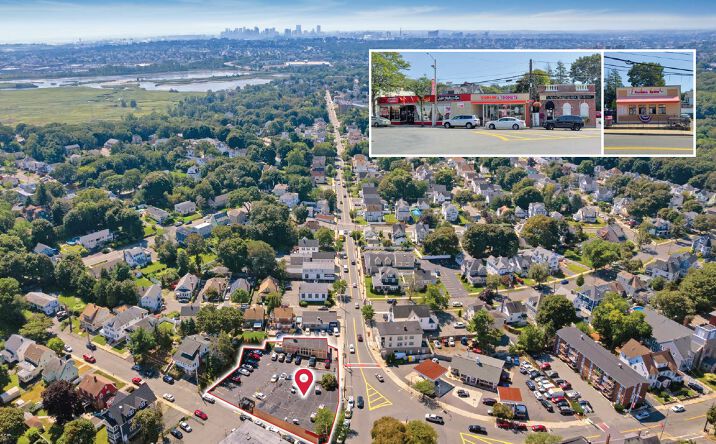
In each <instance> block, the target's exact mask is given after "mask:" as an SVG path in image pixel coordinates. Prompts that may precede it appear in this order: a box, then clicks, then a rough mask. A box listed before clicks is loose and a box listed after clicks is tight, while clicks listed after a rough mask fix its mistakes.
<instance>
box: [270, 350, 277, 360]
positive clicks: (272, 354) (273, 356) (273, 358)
mask: <svg viewBox="0 0 716 444" xmlns="http://www.w3.org/2000/svg"><path fill="white" fill-rule="evenodd" d="M277 359H278V353H276V352H273V353H271V360H272V361H275V360H277Z"/></svg>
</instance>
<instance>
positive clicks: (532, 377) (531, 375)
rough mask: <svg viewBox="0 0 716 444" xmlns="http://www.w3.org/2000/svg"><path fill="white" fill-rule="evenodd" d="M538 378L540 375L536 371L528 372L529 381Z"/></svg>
mask: <svg viewBox="0 0 716 444" xmlns="http://www.w3.org/2000/svg"><path fill="white" fill-rule="evenodd" d="M538 376H542V374H541V373H540V372H538V371H537V370H532V371H531V372H530V379H535V378H537V377H538Z"/></svg>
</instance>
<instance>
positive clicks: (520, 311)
mask: <svg viewBox="0 0 716 444" xmlns="http://www.w3.org/2000/svg"><path fill="white" fill-rule="evenodd" d="M500 311H501V312H502V313H503V314H504V315H505V316H507V318H506V319H505V323H507V324H520V323H523V322H525V320H526V319H527V309H526V308H525V305H524V304H523V303H522V302H520V301H507V302H505V303H504V304H502V308H501V309H500Z"/></svg>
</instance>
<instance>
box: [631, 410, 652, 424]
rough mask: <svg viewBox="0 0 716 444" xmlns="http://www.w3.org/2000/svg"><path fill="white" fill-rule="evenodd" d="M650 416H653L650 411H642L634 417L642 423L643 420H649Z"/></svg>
mask: <svg viewBox="0 0 716 444" xmlns="http://www.w3.org/2000/svg"><path fill="white" fill-rule="evenodd" d="M649 415H651V413H649V411H648V410H642V411H640V412H639V413H637V414H636V415H634V417H635V418H636V419H638V420H639V421H641V420H642V419H646V418H648V417H649Z"/></svg>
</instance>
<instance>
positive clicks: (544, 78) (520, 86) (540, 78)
mask: <svg viewBox="0 0 716 444" xmlns="http://www.w3.org/2000/svg"><path fill="white" fill-rule="evenodd" d="M550 81H551V80H550V78H549V74H547V71H545V70H543V69H533V70H532V88H533V89H532V91H530V74H529V73H525V74H524V75H523V76H522V77H520V79H519V80H517V82H515V92H516V93H526V92H531V93H533V94H534V93H535V92H536V91H537V86H538V85H549V82H550Z"/></svg>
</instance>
